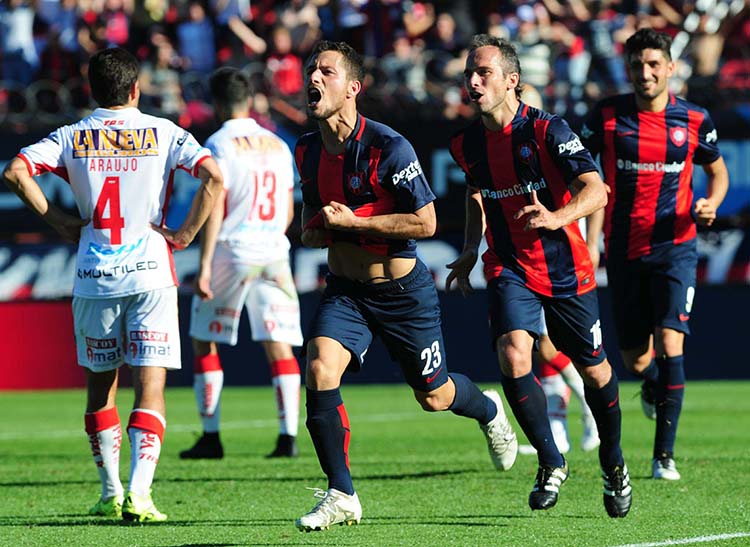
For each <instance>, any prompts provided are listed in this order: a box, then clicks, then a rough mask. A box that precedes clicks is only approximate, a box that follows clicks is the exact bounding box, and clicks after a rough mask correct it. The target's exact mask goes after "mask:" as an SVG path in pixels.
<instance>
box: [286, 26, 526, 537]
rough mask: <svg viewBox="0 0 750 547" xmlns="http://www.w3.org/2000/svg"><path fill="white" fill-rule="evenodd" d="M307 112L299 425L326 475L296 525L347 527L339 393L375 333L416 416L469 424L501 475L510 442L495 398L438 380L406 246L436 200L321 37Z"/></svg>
mask: <svg viewBox="0 0 750 547" xmlns="http://www.w3.org/2000/svg"><path fill="white" fill-rule="evenodd" d="M305 73H306V89H307V99H308V104H307V110H308V113H309V115H310V117H311V118H313V119H314V120H315V121H316V122H317V124H318V128H319V130H318V131H317V132H315V133H310V134H307V135H304V136H303V137H301V138H300V140H299V141H298V143H297V147H296V149H295V160H296V162H297V167H298V170H299V173H300V177H301V182H302V194H303V199H304V204H303V211H302V217H303V218H302V222H303V233H302V242H303V244H304V245H306V246H308V247H318V248H322V247H328V268H329V270H330V273H329V275H328V277H327V286H326V289H325V292H324V293H323V296H322V298H321V301H320V305H319V307H318V310H317V314H316V316H315V318H314V320H313V322H312V325H311V328H310V331H309V332H308V333H307V340H308V341H307V348H306V349H307V370H306V379H305V380H306V384H307V424H306V425H307V428H308V430H309V431H310V436H311V437H312V441H313V444H314V446H315V451H316V452H317V455H318V460H319V461H320V465H321V467H322V469H323V472H324V473H325V474H326V475H327V477H328V490H327V491H322V490H321V491H320V492H319V497H320V498H321V499H320V501H319V502H318V503H317V504H316V505H315V506H314V507H313V508H312V510H311V511H310V512H309V513H307V514H305V515H303V516H302V517H300V518H299V519H297V522H296V525H297V527H298V528H299V529H300V530H307V531H310V530H321V529H325V528H328V527H329V526H330V525H332V524H337V523H344V522H346V523H356V522H359V520H360V518H361V516H362V508H361V506H360V503H359V499H358V496H357V494H356V493H355V491H354V486H353V484H352V477H351V473H350V470H349V436H350V427H349V419H348V417H347V414H346V409H345V408H344V404H343V401H342V398H341V393H340V391H339V386H340V384H341V377H342V376H343V374H344V372H345V371H346V370H347V369H349V370H355V371H356V370H358V369H359V368H360V367H361V366H362V364H363V361H364V358H365V354H366V353H367V349H368V348H369V346H370V343H371V341H372V338H373V335H375V334H377V335H380V336H381V338H382V339H383V341H384V342H385V344H386V346H387V347H388V349H389V351H390V354H391V355H392V356H393V358H394V359H395V360H396V361H398V363H399V365H400V366H401V370H402V371H403V374H404V376H405V377H406V381H407V382H408V383H409V385H410V386H411V388H412V389H413V391H414V396H415V397H416V399H417V401H418V402H419V403H420V405H421V406H422V408H423V409H424V410H426V411H442V410H451V411H452V412H454V413H455V414H458V415H460V416H466V417H469V418H473V419H475V420H477V422H478V423H479V424H480V426H481V428H482V430H483V431H484V433H485V435H486V437H487V443H488V447H489V450H490V455H491V456H492V459H493V462H494V464H495V466H496V467H498V468H499V469H509V468H510V467H511V466H512V465H513V462H514V461H515V458H516V453H517V451H518V443H517V440H516V436H515V434H514V433H513V431H512V429H511V426H510V423H509V422H508V419H507V417H506V416H505V413H504V411H503V407H502V402H501V400H500V396H499V394H498V393H497V392H487V393H486V394H483V393H482V392H481V391H479V389H478V388H477V387H476V386H475V385H474V384H473V383H472V382H471V381H470V380H469V379H468V378H467V377H466V376H463V375H461V374H455V373H454V374H448V371H447V369H446V363H447V359H446V355H445V347H444V344H443V335H442V332H441V322H440V307H439V302H438V297H437V291H436V289H435V283H434V281H433V279H432V276H431V275H430V273H429V271H428V270H427V268H426V267H425V265H424V264H423V263H422V262H420V261H418V260H417V259H416V252H415V251H416V243H415V239H417V238H423V237H429V236H431V235H432V234H433V233H434V231H435V224H436V222H435V209H434V205H433V203H432V202H433V201H434V200H435V196H434V194H433V193H432V191H431V190H430V187H429V185H428V183H427V180H426V178H425V176H424V174H423V172H422V168H421V166H420V164H419V160H418V159H417V157H416V154H415V153H414V149H413V148H412V146H411V145H410V144H409V142H408V141H407V140H406V139H404V137H402V136H401V135H399V134H398V133H396V132H395V131H393V130H392V129H391V128H389V127H387V126H385V125H383V124H380V123H377V122H374V121H372V120H369V119H367V118H364V117H363V116H362V115H360V114H359V113H358V112H357V105H356V99H357V95H358V94H359V92H360V90H361V89H362V78H363V68H362V60H361V57H360V56H359V55H358V54H357V53H356V52H355V51H354V50H353V49H352V48H351V46H349V45H348V44H345V43H343V42H328V41H323V42H319V43H318V44H317V45H316V47H315V48H314V50H313V52H312V54H311V56H310V59H309V60H308V62H307V65H306V69H305Z"/></svg>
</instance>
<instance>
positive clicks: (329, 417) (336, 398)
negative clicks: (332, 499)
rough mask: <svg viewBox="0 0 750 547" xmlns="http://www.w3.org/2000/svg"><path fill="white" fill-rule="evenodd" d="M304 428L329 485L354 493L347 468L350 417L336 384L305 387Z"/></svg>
mask: <svg viewBox="0 0 750 547" xmlns="http://www.w3.org/2000/svg"><path fill="white" fill-rule="evenodd" d="M306 406H307V422H306V425H307V429H308V431H309V432H310V437H311V438H312V442H313V445H314V446H315V452H316V453H317V454H318V461H319V462H320V467H321V468H322V469H323V473H325V474H326V476H327V477H328V488H335V489H336V490H339V491H341V492H344V493H346V494H349V495H351V494H354V485H353V484H352V476H351V473H350V472H349V418H348V416H347V415H346V409H345V408H344V402H343V401H342V400H341V392H340V391H339V388H336V389H328V390H324V391H315V390H313V389H310V388H308V389H307V403H306Z"/></svg>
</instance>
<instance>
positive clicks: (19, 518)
mask: <svg viewBox="0 0 750 547" xmlns="http://www.w3.org/2000/svg"><path fill="white" fill-rule="evenodd" d="M637 389H638V386H637V385H636V384H634V383H624V384H622V386H621V404H622V408H623V425H624V433H623V445H624V450H625V457H626V459H627V463H628V466H629V468H630V473H631V477H632V479H633V487H634V502H633V509H632V511H631V512H630V515H629V516H628V517H627V518H626V519H623V520H613V519H610V518H608V517H607V515H606V512H605V510H604V507H603V505H602V501H601V498H602V494H601V481H600V478H599V470H598V464H597V459H596V456H595V455H594V454H584V453H582V452H581V451H580V450H576V448H577V444H578V442H579V440H580V427H579V423H578V414H574V413H576V412H577V403H575V402H573V403H571V407H572V410H571V413H572V415H571V428H570V429H571V440H572V442H573V443H574V446H575V448H574V450H573V451H572V452H571V453H570V454H569V462H570V466H571V478H570V480H569V481H568V482H567V483H566V485H565V486H564V488H563V490H562V492H561V495H560V500H559V502H558V504H557V506H556V507H555V508H553V509H552V510H550V511H548V512H543V513H532V512H531V510H530V509H529V508H528V506H527V503H526V502H527V497H528V493H529V490H530V488H531V486H532V483H533V480H534V475H535V471H536V463H535V462H536V458H535V457H530V456H519V458H518V460H517V461H516V464H515V466H514V467H513V469H512V470H511V471H509V472H506V473H499V472H496V471H495V470H494V468H493V467H492V464H491V463H490V460H489V457H488V455H487V451H486V446H485V442H484V437H483V436H482V434H481V432H480V431H479V428H478V427H477V426H476V424H474V423H472V422H470V421H469V420H466V419H462V418H458V417H456V416H454V415H452V414H450V413H442V414H440V415H429V414H427V413H424V412H422V411H421V410H420V409H419V408H418V406H417V404H416V403H415V402H414V401H413V399H412V396H411V394H410V392H409V391H408V389H407V388H405V387H403V386H362V387H354V386H352V387H344V390H343V393H344V400H345V402H346V405H347V409H348V412H349V417H350V419H351V423H352V437H351V447H350V455H351V462H352V472H353V476H354V483H355V487H356V488H357V491H358V493H359V496H360V499H361V501H362V506H363V511H364V515H363V519H362V523H361V524H360V525H359V526H352V527H335V528H333V529H331V530H329V531H327V532H321V533H310V534H302V533H300V532H298V531H297V530H296V529H295V528H294V524H293V523H294V519H295V518H296V517H298V516H299V515H301V514H302V513H304V512H306V511H307V510H308V509H309V508H310V507H311V506H312V505H313V503H314V501H315V499H314V498H313V497H312V496H311V492H310V491H309V490H306V489H305V487H322V488H325V486H326V483H325V480H324V477H323V475H322V473H321V471H320V468H319V467H318V463H317V460H316V458H315V456H314V452H313V448H312V444H311V443H310V440H309V437H308V435H307V431H306V430H305V429H304V425H303V424H302V428H301V435H300V439H301V442H300V449H301V456H300V457H299V458H298V459H296V460H293V461H269V460H266V459H264V458H263V454H265V453H267V452H268V451H270V449H271V448H272V445H273V442H274V439H275V435H276V420H275V418H274V416H275V410H274V403H273V398H272V397H273V395H272V392H271V390H270V388H228V389H226V390H225V392H224V395H223V411H222V421H223V424H224V429H223V440H224V446H225V449H226V457H225V458H224V460H221V461H199V462H195V461H193V462H187V461H182V460H180V459H178V457H177V454H178V452H179V451H180V450H181V449H184V448H186V447H188V446H190V445H191V444H192V442H193V439H194V438H195V434H196V433H197V432H198V431H199V429H200V428H199V425H198V420H197V417H196V415H195V410H194V403H193V394H192V391H190V390H189V389H183V388H179V389H169V390H168V394H167V408H168V428H167V434H166V438H165V442H164V446H163V449H162V455H161V461H160V464H159V468H158V470H157V474H156V481H155V483H154V498H155V500H156V503H157V506H158V507H159V509H161V510H162V511H163V512H166V513H168V514H169V521H168V522H167V523H165V524H163V525H154V526H137V525H136V526H133V525H125V524H123V523H121V522H118V521H111V520H106V519H105V520H102V519H101V518H96V517H89V516H87V514H86V510H87V509H88V507H89V506H90V505H92V504H93V503H94V502H95V501H96V499H97V497H98V495H99V482H98V479H97V474H96V470H95V467H94V464H93V462H92V460H91V456H90V453H89V448H88V443H87V440H86V437H85V434H84V433H83V416H82V409H83V404H84V394H83V392H82V391H63V392H43V393H9V392H5V393H2V394H0V415H1V416H2V417H3V418H2V420H1V421H0V544H1V545H12V546H17V545H34V546H37V545H92V546H107V547H110V546H111V547H115V546H146V545H153V546H157V545H158V546H185V545H211V546H220V545H222V546H223V545H366V546H391V545H409V546H418V545H429V546H442V545H461V546H474V545H476V546H484V545H503V546H516V545H518V546H531V545H544V546H585V547H589V546H594V547H595V546H620V545H625V544H638V545H640V546H645V545H652V544H654V545H678V544H679V545H681V544H698V543H699V544H702V545H706V544H711V545H719V546H721V547H724V546H739V545H750V488H749V487H750V436H749V435H748V431H750V397H749V395H750V383H748V382H744V383H743V382H711V383H709V382H703V383H701V382H693V383H691V384H689V385H688V390H687V399H686V403H685V407H684V410H683V415H682V420H681V424H680V435H679V438H678V447H677V448H678V454H677V455H678V465H679V469H680V471H681V472H682V474H683V480H681V481H680V482H677V483H666V482H656V481H654V480H651V479H649V475H650V458H651V444H652V437H653V422H650V421H648V420H646V419H645V418H644V417H643V416H642V415H641V412H640V406H639V401H638V399H637V398H635V395H636V392H637ZM119 401H120V405H119V406H120V417H121V419H122V420H123V421H125V422H126V421H127V415H128V410H129V407H130V405H131V403H132V392H131V391H130V390H129V389H126V390H122V391H121V393H120V395H119ZM303 423H304V422H303ZM517 431H519V430H518V429H517ZM521 436H522V435H521ZM128 455H129V445H128V443H127V442H126V441H125V440H124V441H123V458H122V460H123V461H122V468H121V469H122V478H123V483H124V484H126V479H127V473H128V465H129V464H128V459H129V458H128ZM724 535H725V536H731V537H726V538H725V539H718V538H714V539H711V537H708V536H724ZM680 540H683V541H685V543H682V542H681V541H680ZM687 540H690V542H689V543H688V542H687Z"/></svg>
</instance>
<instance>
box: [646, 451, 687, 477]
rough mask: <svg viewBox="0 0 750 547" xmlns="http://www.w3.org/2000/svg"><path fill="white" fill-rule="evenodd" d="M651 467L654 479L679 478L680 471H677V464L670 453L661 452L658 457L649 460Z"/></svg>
mask: <svg viewBox="0 0 750 547" xmlns="http://www.w3.org/2000/svg"><path fill="white" fill-rule="evenodd" d="M651 468H652V469H653V475H652V477H653V478H655V479H662V480H665V481H678V480H680V477H681V475H680V472H679V471H677V466H676V465H675V463H674V458H672V455H671V454H662V455H661V456H660V457H658V458H654V459H653V461H652V462H651Z"/></svg>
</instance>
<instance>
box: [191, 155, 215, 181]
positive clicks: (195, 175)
mask: <svg viewBox="0 0 750 547" xmlns="http://www.w3.org/2000/svg"><path fill="white" fill-rule="evenodd" d="M210 157H211V155H210V154H209V155H207V156H203V157H202V158H201V159H199V160H198V161H197V162H196V164H195V167H193V172H192V175H193V176H194V177H197V176H198V168H199V167H200V166H201V164H202V163H203V162H204V161H206V160H207V159H208V158H210Z"/></svg>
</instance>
